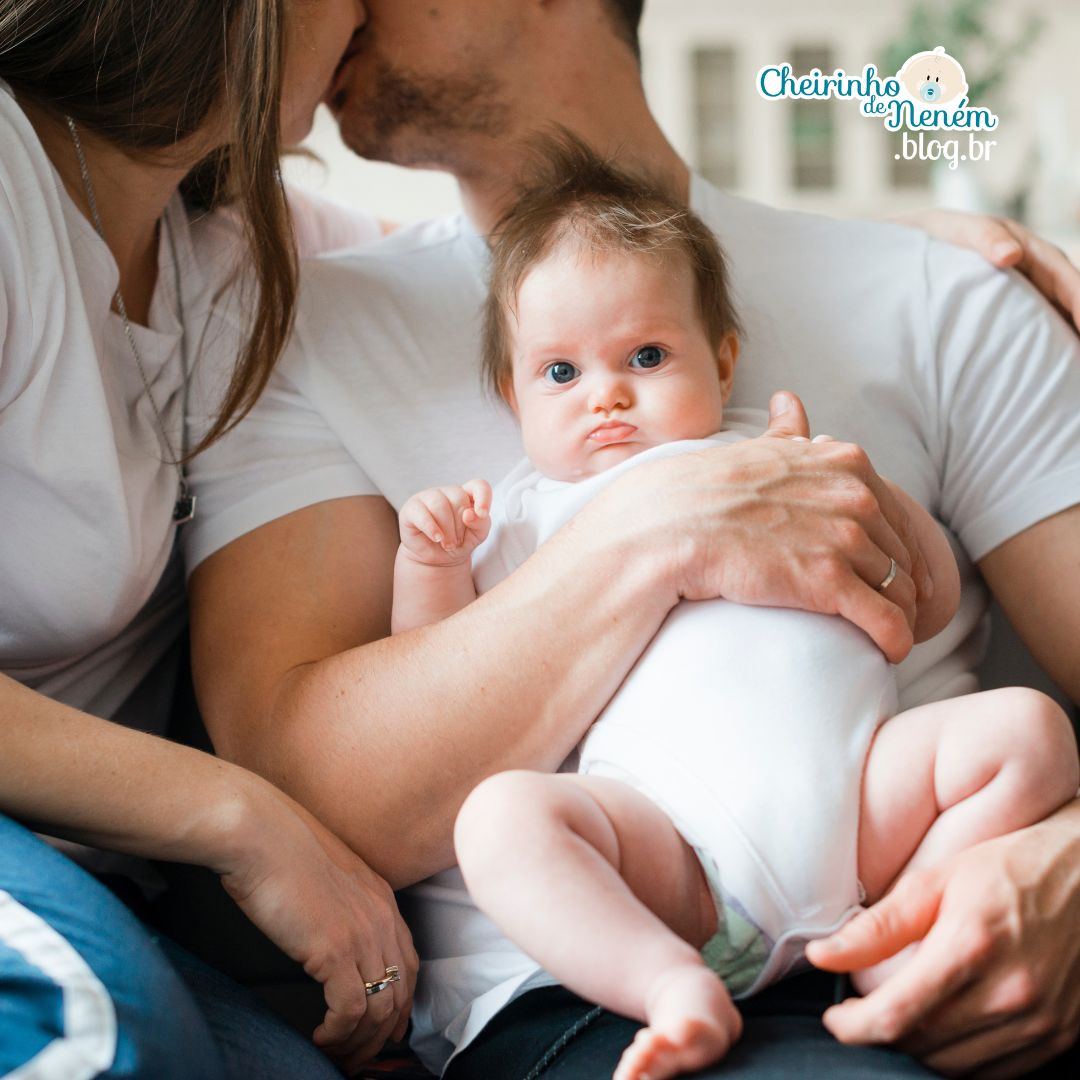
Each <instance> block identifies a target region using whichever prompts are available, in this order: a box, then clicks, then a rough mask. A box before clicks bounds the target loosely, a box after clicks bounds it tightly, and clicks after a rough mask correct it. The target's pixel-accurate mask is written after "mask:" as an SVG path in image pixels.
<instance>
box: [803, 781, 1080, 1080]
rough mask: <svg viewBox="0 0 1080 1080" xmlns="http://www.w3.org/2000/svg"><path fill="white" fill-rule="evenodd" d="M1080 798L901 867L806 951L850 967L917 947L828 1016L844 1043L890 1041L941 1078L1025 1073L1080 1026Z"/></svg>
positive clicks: (816, 959) (836, 967)
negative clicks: (932, 859)
mask: <svg viewBox="0 0 1080 1080" xmlns="http://www.w3.org/2000/svg"><path fill="white" fill-rule="evenodd" d="M1078 926H1080V801H1078V802H1074V803H1072V804H1070V805H1069V806H1066V807H1065V808H1064V809H1063V810H1061V811H1059V812H1058V813H1057V814H1055V815H1054V816H1053V817H1052V818H1048V819H1047V820H1046V821H1043V822H1040V823H1039V824H1038V825H1034V826H1032V827H1031V828H1028V829H1023V830H1021V831H1020V832H1016V833H1011V834H1009V835H1007V836H1003V837H999V838H997V839H995V840H989V841H986V842H985V843H982V844H979V845H977V846H976V847H972V848H969V849H968V850H967V851H965V852H963V853H961V854H960V855H959V856H958V857H957V858H955V859H954V860H952V861H951V862H949V863H948V864H947V865H945V866H942V867H939V868H934V869H931V870H925V871H919V872H915V873H912V874H909V875H905V876H904V877H902V878H901V879H900V881H899V882H898V883H897V885H896V887H895V888H894V889H893V891H892V892H890V893H889V894H888V895H887V896H886V897H885V898H884V899H882V900H881V901H879V902H878V903H877V904H875V905H874V906H873V907H872V908H870V909H869V910H868V911H866V912H864V913H863V914H861V915H859V916H857V917H856V918H855V919H853V920H852V921H851V922H849V923H848V924H847V925H846V926H845V927H844V928H843V929H842V930H841V931H839V933H837V934H834V935H833V936H832V937H831V938H825V939H823V940H821V941H817V942H814V943H812V944H811V945H810V946H808V947H807V955H808V957H809V958H810V959H811V961H812V962H813V963H814V964H816V965H817V966H818V967H821V968H824V969H826V970H828V971H854V970H856V969H859V968H864V967H869V966H871V965H873V964H876V963H878V962H879V961H881V960H885V959H887V958H888V957H890V956H893V955H895V954H896V953H898V952H899V951H900V950H901V949H903V948H905V947H906V946H908V945H910V944H912V943H913V942H921V943H920V944H919V945H918V948H917V949H916V950H915V952H914V956H913V958H912V959H911V960H910V962H909V963H907V964H906V965H904V966H902V967H900V968H899V969H898V970H897V971H896V973H895V974H893V975H891V976H889V977H888V978H887V979H886V981H885V982H884V983H882V984H881V985H880V986H879V987H878V988H877V989H876V990H874V991H873V992H872V993H870V994H868V995H867V996H866V997H865V998H851V999H849V1000H847V1001H845V1002H843V1003H842V1004H840V1005H834V1006H833V1007H832V1008H831V1009H829V1010H828V1011H827V1012H826V1013H825V1018H824V1020H825V1025H826V1027H828V1029H829V1030H830V1031H831V1032H832V1033H833V1034H834V1035H835V1036H836V1037H837V1038H838V1039H840V1040H841V1041H842V1042H846V1043H855V1044H872V1043H895V1044H897V1045H898V1046H899V1047H900V1048H901V1049H903V1050H906V1051H908V1052H909V1053H912V1054H914V1055H916V1056H917V1057H919V1058H920V1059H922V1060H923V1061H924V1062H925V1063H926V1064H927V1065H928V1066H929V1067H930V1068H932V1069H934V1070H935V1071H937V1072H940V1073H943V1074H944V1075H946V1076H960V1075H969V1074H970V1075H972V1076H975V1077H977V1078H979V1080H1005V1078H1009V1077H1015V1076H1021V1075H1024V1074H1026V1073H1027V1072H1029V1071H1031V1070H1033V1069H1035V1068H1037V1067H1038V1066H1039V1065H1041V1064H1042V1063H1043V1062H1046V1061H1049V1060H1051V1059H1052V1058H1054V1057H1056V1056H1057V1055H1059V1054H1061V1053H1063V1052H1064V1051H1065V1050H1067V1049H1068V1048H1069V1047H1070V1046H1071V1045H1072V1044H1073V1043H1074V1042H1075V1041H1076V1039H1077V1035H1078V1034H1080V934H1078V933H1077V927H1078Z"/></svg>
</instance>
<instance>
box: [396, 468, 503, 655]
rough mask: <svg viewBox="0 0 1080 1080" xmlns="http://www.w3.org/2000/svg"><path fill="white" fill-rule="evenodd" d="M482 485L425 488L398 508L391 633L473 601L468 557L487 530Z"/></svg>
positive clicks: (487, 490) (487, 489) (487, 501)
mask: <svg viewBox="0 0 1080 1080" xmlns="http://www.w3.org/2000/svg"><path fill="white" fill-rule="evenodd" d="M490 510H491V485H490V484H489V483H488V482H487V481H486V480H470V481H469V482H468V483H467V484H462V485H450V486H448V487H441V488H428V490H427V491H421V492H420V494H419V495H414V496H413V497H412V498H411V499H409V501H408V502H406V503H405V505H404V506H403V507H402V508H401V513H400V514H399V515H398V527H399V529H400V531H401V545H400V547H399V548H398V553H397V560H396V562H395V563H394V606H393V612H392V614H391V617H390V630H391V633H394V634H401V633H404V632H405V631H406V630H415V629H416V628H417V627H420V626H427V625H428V623H433V622H439V621H440V620H441V619H445V618H447V617H448V616H450V615H453V614H454V612H456V611H460V610H461V609H462V608H463V607H465V606H466V605H467V604H471V603H472V602H473V601H474V600H475V599H476V586H475V585H474V584H473V576H472V553H473V551H474V550H475V549H476V547H477V546H478V545H479V544H482V543H483V542H484V540H485V539H486V537H487V534H488V531H489V529H490V528H491V518H490Z"/></svg>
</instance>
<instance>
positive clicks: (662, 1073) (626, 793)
mask: <svg viewBox="0 0 1080 1080" xmlns="http://www.w3.org/2000/svg"><path fill="white" fill-rule="evenodd" d="M454 842H455V846H456V848H457V854H458V860H459V863H460V865H461V870H462V873H463V874H464V876H465V881H466V884H467V885H468V886H469V891H470V892H471V893H472V895H473V898H474V899H475V901H476V903H477V904H478V905H479V907H480V908H481V909H482V910H484V911H485V912H486V913H487V914H488V915H489V916H491V918H492V919H493V920H494V921H495V922H496V923H497V924H498V926H499V927H500V928H501V929H502V930H503V931H504V932H505V933H506V934H507V935H508V936H509V937H510V938H512V939H513V940H514V941H515V942H517V943H518V944H519V945H520V946H521V947H522V948H523V949H524V950H525V951H526V952H528V953H529V954H530V955H531V956H533V957H534V958H535V959H536V960H537V961H538V962H539V963H540V964H542V965H543V967H544V968H545V969H546V970H547V971H549V972H550V973H551V974H552V975H554V976H555V977H556V978H557V979H559V980H560V981H562V982H563V983H565V984H566V985H567V986H568V987H570V989H571V990H573V991H574V992H575V993H578V994H581V995H582V996H583V997H586V998H589V999H590V1000H592V1001H595V1002H597V1003H598V1004H601V1005H603V1006H605V1007H606V1008H608V1009H611V1010H613V1011H615V1012H618V1013H621V1014H623V1015H624V1016H630V1017H633V1018H634V1019H637V1020H642V1021H644V1022H645V1023H646V1024H648V1025H649V1026H648V1027H647V1028H645V1029H644V1030H643V1031H642V1032H640V1033H639V1034H638V1037H637V1038H636V1039H635V1041H634V1043H633V1045H632V1046H631V1047H630V1048H629V1049H628V1050H627V1051H626V1053H625V1054H624V1055H623V1060H622V1061H621V1062H620V1065H619V1070H618V1071H617V1072H616V1074H615V1075H616V1077H617V1078H618V1080H624V1078H626V1080H630V1078H634V1077H642V1076H645V1075H648V1076H649V1077H651V1078H652V1080H660V1078H661V1077H666V1076H675V1075H677V1074H678V1073H681V1072H684V1071H693V1070H695V1069H699V1068H701V1067H703V1066H704V1065H707V1064H709V1063H711V1062H713V1061H716V1060H718V1059H719V1058H721V1057H722V1056H723V1055H724V1054H725V1053H726V1052H727V1049H728V1047H729V1046H730V1045H731V1043H732V1042H733V1041H734V1040H735V1039H736V1038H737V1037H738V1034H739V1031H740V1028H741V1020H740V1017H739V1014H738V1012H737V1011H736V1009H735V1007H734V1005H733V1004H732V1002H731V999H730V997H729V996H728V993H727V991H726V990H725V988H724V985H723V983H722V982H721V981H720V980H719V979H718V978H717V977H716V975H715V974H713V973H712V972H711V971H710V970H709V969H708V968H707V967H706V966H705V964H704V963H703V961H702V959H701V955H700V953H699V949H700V947H701V946H702V945H703V944H704V943H705V942H706V941H707V940H708V938H709V937H710V936H711V935H712V934H713V933H714V932H715V928H716V911H715V906H714V903H713V900H712V897H711V895H710V893H709V888H708V885H707V883H706V882H705V879H704V875H703V873H702V871H701V867H700V864H699V863H698V860H697V858H696V856H695V855H694V853H693V851H692V850H691V849H690V848H689V846H688V845H687V844H686V842H685V841H684V840H683V839H682V837H681V836H680V835H679V833H678V832H677V831H676V829H675V828H674V826H673V825H672V824H671V822H670V820H669V819H668V818H667V817H666V815H665V814H664V813H663V812H662V811H661V810H660V809H659V808H658V807H657V806H656V805H655V804H653V803H652V802H651V801H650V800H648V799H647V798H645V797H644V796H643V795H641V794H640V793H639V792H637V791H634V790H633V789H632V788H630V787H629V786H627V785H625V784H622V783H619V782H618V781H615V780H609V779H606V778H602V777H592V776H578V775H570V774H560V775H557V776H547V775H543V774H538V773H527V772H509V773H502V774H500V775H498V776H494V777H492V778H490V779H489V780H486V781H485V782H484V783H482V784H481V785H480V786H479V787H478V788H477V789H476V790H475V791H474V792H473V793H472V795H470V796H469V798H468V799H467V800H466V802H465V805H464V806H463V807H462V810H461V813H460V814H459V816H458V820H457V825H456V828H455V832H454Z"/></svg>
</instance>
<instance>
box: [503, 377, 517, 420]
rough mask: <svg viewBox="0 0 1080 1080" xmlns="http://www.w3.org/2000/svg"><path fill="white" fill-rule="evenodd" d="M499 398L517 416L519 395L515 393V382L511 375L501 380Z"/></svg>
mask: <svg viewBox="0 0 1080 1080" xmlns="http://www.w3.org/2000/svg"><path fill="white" fill-rule="evenodd" d="M499 396H500V397H501V398H502V399H503V401H505V402H506V404H507V405H509V406H510V411H511V412H512V413H513V414H514V415H515V416H517V412H518V406H517V395H516V394H515V393H514V380H513V378H512V377H511V376H510V375H509V374H507V375H503V376H502V378H500V379H499Z"/></svg>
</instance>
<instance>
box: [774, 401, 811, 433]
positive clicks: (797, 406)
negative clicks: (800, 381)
mask: <svg viewBox="0 0 1080 1080" xmlns="http://www.w3.org/2000/svg"><path fill="white" fill-rule="evenodd" d="M765 434H766V435H773V436H775V437H776V438H778V439H791V438H795V437H797V436H801V437H802V438H804V439H809V438H810V421H809V420H808V419H807V418H806V410H805V409H804V408H803V403H802V402H801V401H800V400H799V399H798V398H797V397H796V396H795V395H794V394H793V393H792V392H791V391H790V390H780V391H778V392H777V393H775V394H773V396H772V397H771V398H770V399H769V428H768V430H767V431H766V432H765Z"/></svg>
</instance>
